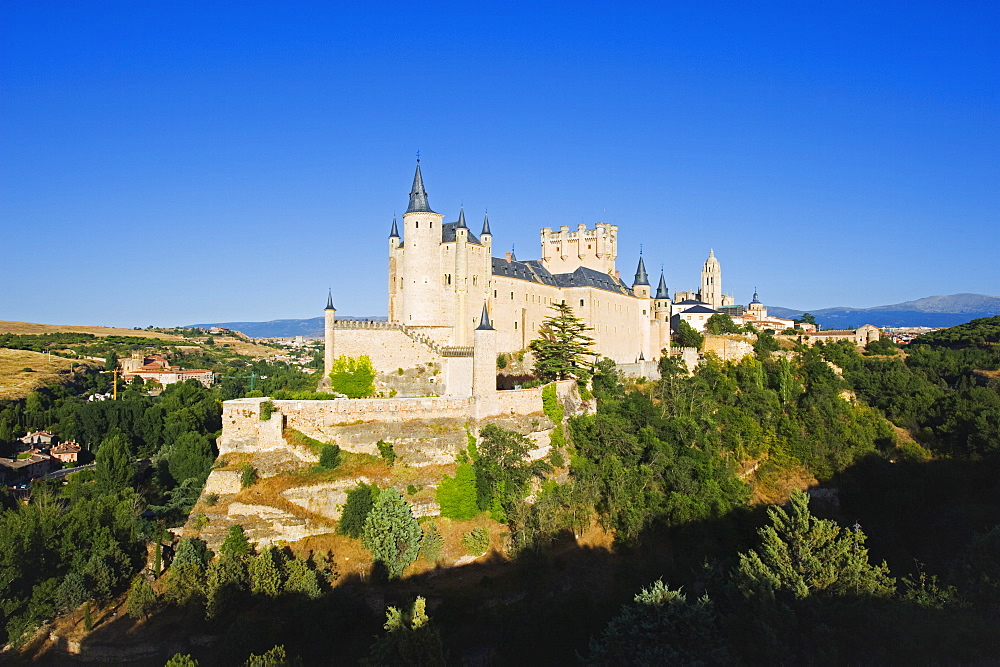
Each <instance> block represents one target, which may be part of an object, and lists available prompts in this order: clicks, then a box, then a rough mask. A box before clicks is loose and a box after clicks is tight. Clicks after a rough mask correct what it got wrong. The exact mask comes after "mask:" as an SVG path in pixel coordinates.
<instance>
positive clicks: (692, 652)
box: [587, 580, 733, 665]
mask: <svg viewBox="0 0 1000 667" xmlns="http://www.w3.org/2000/svg"><path fill="white" fill-rule="evenodd" d="M732 662H733V661H732V659H731V656H730V655H729V652H728V651H727V650H726V644H725V641H724V640H723V637H722V634H721V633H720V631H719V618H718V616H717V615H716V613H715V608H714V605H713V604H712V602H711V600H709V599H708V596H702V597H700V598H698V599H697V600H696V601H694V602H688V600H687V596H686V595H684V593H682V592H681V591H680V590H679V589H678V590H671V589H669V588H667V586H666V584H664V583H663V581H662V580H661V581H656V582H655V583H654V584H653V585H652V586H650V587H648V588H644V589H643V590H642V591H641V592H640V593H639V594H638V595H636V596H635V599H634V600H633V601H632V602H630V603H629V604H625V605H622V608H621V610H620V611H619V612H618V615H617V616H615V617H614V618H612V619H611V621H610V622H608V625H607V627H605V628H604V631H603V632H602V633H601V635H600V637H598V638H595V639H592V640H591V641H590V656H589V659H588V660H587V663H588V664H595V665H705V664H708V665H722V664H730V663H732Z"/></svg>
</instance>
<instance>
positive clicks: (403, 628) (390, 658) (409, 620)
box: [368, 597, 447, 667]
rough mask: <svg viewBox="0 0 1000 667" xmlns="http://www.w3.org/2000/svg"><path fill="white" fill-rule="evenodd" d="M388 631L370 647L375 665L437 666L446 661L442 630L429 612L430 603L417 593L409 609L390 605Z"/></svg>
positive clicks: (370, 656) (387, 613) (387, 612)
mask: <svg viewBox="0 0 1000 667" xmlns="http://www.w3.org/2000/svg"><path fill="white" fill-rule="evenodd" d="M385 617H386V619H385V625H384V626H382V627H383V628H385V634H384V635H382V636H381V637H379V638H378V639H376V641H375V643H374V644H373V645H372V647H371V652H370V654H369V658H368V662H369V663H370V664H373V665H408V666H413V667H417V666H420V667H437V666H440V665H444V664H446V662H447V655H446V654H445V652H444V644H443V643H442V641H441V634H440V633H439V632H438V630H437V628H435V627H434V625H433V624H432V623H431V619H430V617H429V616H427V603H426V601H425V600H424V598H422V597H417V599H416V600H414V602H413V606H412V607H411V608H410V610H409V612H403V611H400V610H399V609H397V608H396V607H389V608H387V609H386V612H385Z"/></svg>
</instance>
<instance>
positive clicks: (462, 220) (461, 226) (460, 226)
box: [455, 206, 469, 229]
mask: <svg viewBox="0 0 1000 667" xmlns="http://www.w3.org/2000/svg"><path fill="white" fill-rule="evenodd" d="M468 228H469V226H468V225H466V224H465V207H464V206H462V207H461V208H459V209H458V224H457V225H456V226H455V229H468Z"/></svg>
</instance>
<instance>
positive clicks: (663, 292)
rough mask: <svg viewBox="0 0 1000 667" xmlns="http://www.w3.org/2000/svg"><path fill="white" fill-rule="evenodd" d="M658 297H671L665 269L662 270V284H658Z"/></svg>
mask: <svg viewBox="0 0 1000 667" xmlns="http://www.w3.org/2000/svg"><path fill="white" fill-rule="evenodd" d="M656 298H657V299H669V298H670V295H669V293H668V292H667V281H666V280H665V279H664V278H663V271H660V284H659V285H657V286H656Z"/></svg>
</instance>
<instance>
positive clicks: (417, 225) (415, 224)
mask: <svg viewBox="0 0 1000 667" xmlns="http://www.w3.org/2000/svg"><path fill="white" fill-rule="evenodd" d="M414 229H420V221H419V220H417V221H416V222H415V223H414ZM411 319H412V318H411Z"/></svg>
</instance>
